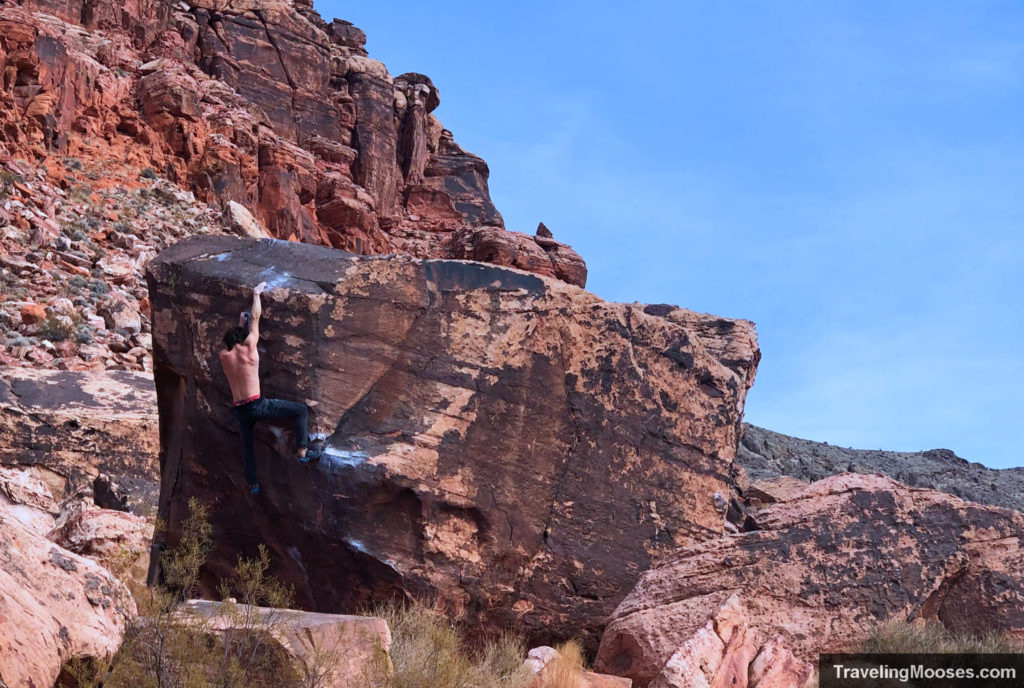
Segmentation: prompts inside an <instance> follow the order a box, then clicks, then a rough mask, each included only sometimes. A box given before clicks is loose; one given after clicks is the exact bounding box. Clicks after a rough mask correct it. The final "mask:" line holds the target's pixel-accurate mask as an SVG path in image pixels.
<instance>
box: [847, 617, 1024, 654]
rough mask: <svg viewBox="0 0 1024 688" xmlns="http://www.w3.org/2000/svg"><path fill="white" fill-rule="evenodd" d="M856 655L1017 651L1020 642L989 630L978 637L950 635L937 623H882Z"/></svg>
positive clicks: (1019, 650) (1019, 649)
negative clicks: (867, 653) (861, 653)
mask: <svg viewBox="0 0 1024 688" xmlns="http://www.w3.org/2000/svg"><path fill="white" fill-rule="evenodd" d="M857 650H858V651H859V652H871V653H879V654H882V653H891V654H905V653H914V652H924V653H936V654H958V653H998V652H1011V653H1012V652H1021V651H1022V650H1024V647H1022V645H1021V643H1020V642H1018V641H1016V640H1014V639H1013V638H1011V637H1009V636H1008V635H1006V634H1004V633H1000V632H998V631H990V632H988V633H985V634H983V635H980V636H976V635H971V634H969V633H951V632H950V631H948V630H946V628H945V627H943V626H942V624H940V623H938V622H926V621H922V620H917V621H903V620H899V619H894V620H890V621H887V622H885V623H883V624H882V625H881V626H879V627H878V628H877V629H875V631H874V633H872V635H871V637H869V638H868V639H867V640H865V641H864V642H863V643H862V644H861V645H860V647H858V648H857Z"/></svg>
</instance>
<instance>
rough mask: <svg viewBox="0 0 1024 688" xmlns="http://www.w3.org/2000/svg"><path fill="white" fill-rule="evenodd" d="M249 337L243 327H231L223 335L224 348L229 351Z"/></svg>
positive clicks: (247, 331)
mask: <svg viewBox="0 0 1024 688" xmlns="http://www.w3.org/2000/svg"><path fill="white" fill-rule="evenodd" d="M248 336H249V330H247V329H245V328H244V327H232V328H231V329H230V330H228V331H227V332H225V333H224V348H225V349H227V350H228V351H231V349H233V348H234V347H235V344H241V343H242V342H244V341H245V338H246V337H248Z"/></svg>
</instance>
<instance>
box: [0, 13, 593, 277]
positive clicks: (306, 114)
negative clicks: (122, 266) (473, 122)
mask: <svg viewBox="0 0 1024 688" xmlns="http://www.w3.org/2000/svg"><path fill="white" fill-rule="evenodd" d="M0 73H2V74H3V75H4V76H3V81H2V83H0V87H2V88H0V90H2V92H3V94H4V96H5V97H4V98H2V99H0V103H2V104H0V123H3V125H4V126H3V127H0V161H3V159H5V158H7V157H8V156H12V155H17V156H20V157H24V158H26V159H29V160H32V161H34V162H37V163H38V162H39V161H43V160H45V159H47V157H48V156H58V155H59V156H83V157H90V158H96V157H114V156H116V157H117V158H118V159H123V160H124V164H125V166H126V167H129V168H133V169H135V170H136V171H137V172H141V171H144V170H145V169H147V168H152V170H157V171H159V172H160V173H161V174H163V175H166V176H167V177H169V178H171V179H173V180H176V181H177V182H179V183H181V184H183V185H187V186H188V187H189V188H191V189H192V190H194V191H195V192H196V194H197V195H198V196H199V198H200V199H201V200H203V201H206V202H209V203H212V204H215V205H217V206H218V207H220V208H221V209H223V210H224V211H227V212H229V213H230V214H231V215H232V216H238V215H240V213H238V212H237V209H234V210H233V209H232V208H233V206H232V205H231V204H232V203H235V204H238V205H239V206H241V207H244V208H247V209H248V210H250V211H251V214H252V215H253V216H254V218H255V219H256V220H257V221H258V223H257V224H252V223H247V222H242V223H232V224H238V225H239V226H240V227H242V228H243V231H247V232H250V233H251V232H252V231H260V230H261V229H265V230H266V231H269V232H270V233H271V234H272V235H273V236H275V237H278V238H282V239H294V240H300V241H304V242H310V243H318V244H324V245H328V246H333V247H337V248H343V249H346V250H349V251H354V252H357V253H363V254H370V253H391V252H400V253H407V254H410V255H414V256H418V257H424V258H427V257H431V258H434V257H436V258H443V257H462V254H463V252H464V251H466V250H470V251H471V252H473V253H476V254H477V255H476V256H475V257H476V258H477V259H482V257H483V256H484V255H485V254H486V255H487V256H489V257H487V258H486V259H487V260H492V261H496V262H501V261H507V262H504V263H502V264H508V265H514V266H516V267H523V265H522V263H523V261H522V260H520V257H521V256H522V255H525V254H524V250H526V249H527V248H528V249H529V251H531V252H534V253H537V252H539V254H538V257H544V260H543V261H541V263H540V264H541V265H542V267H543V269H542V272H543V274H548V275H553V276H556V277H558V278H559V279H565V280H568V281H570V282H572V283H575V284H579V285H581V286H582V285H583V284H584V282H585V279H586V269H585V267H584V266H583V263H582V260H581V259H580V257H579V256H578V255H577V254H576V253H575V252H574V251H572V249H571V248H569V247H568V246H566V245H565V244H559V243H557V242H554V241H553V240H551V239H549V238H548V239H546V240H545V241H541V240H538V241H537V242H536V243H534V242H533V241H532V239H531V240H529V241H527V242H523V241H521V239H520V238H518V237H517V238H507V239H506V240H505V243H506V244H507V246H506V248H508V247H511V246H513V245H515V244H523V246H522V247H521V248H520V249H515V250H513V251H509V250H501V251H492V250H490V249H485V248H481V247H480V246H478V244H480V243H481V240H479V239H477V240H473V241H470V242H468V244H467V242H466V241H453V235H454V234H455V233H456V232H458V231H459V230H465V229H477V230H480V229H487V231H488V233H490V232H502V231H503V221H502V218H501V215H500V214H499V213H498V211H497V209H496V208H495V207H494V204H493V203H492V202H491V199H490V195H489V191H488V187H487V178H488V175H489V170H488V168H487V164H486V163H485V162H484V161H483V160H482V159H481V158H480V157H478V156H476V155H473V154H472V153H468V152H466V151H465V150H463V149H462V148H461V147H460V146H459V145H458V144H457V143H456V142H455V140H454V137H453V135H452V133H451V132H450V131H448V130H447V129H445V128H444V127H443V126H442V125H441V123H440V121H439V120H438V119H437V117H436V116H435V115H434V110H435V108H437V107H438V105H439V104H440V102H441V101H440V96H439V92H438V89H437V87H436V86H435V85H434V83H433V82H432V81H431V80H430V78H429V77H427V76H425V75H423V74H417V73H412V72H410V73H407V74H402V75H400V76H398V77H392V76H391V75H390V74H389V73H388V70H387V68H386V67H385V65H384V64H383V63H381V62H379V61H377V60H374V59H371V58H370V57H368V56H367V53H366V50H365V35H364V34H363V33H362V31H360V30H359V29H357V28H356V27H354V26H352V25H351V24H348V23H347V22H343V21H339V20H335V21H334V22H332V23H331V24H328V23H326V22H324V21H323V19H321V17H320V16H319V15H318V14H317V13H316V12H315V11H313V10H312V8H311V6H309V5H308V3H300V2H295V3H293V2H290V1H285V0H231V1H222V0H195V1H194V2H190V3H178V2H169V1H168V0H133V1H132V2H129V3H127V4H125V3H117V2H114V1H113V0H88V1H83V0H19V1H18V2H17V3H6V4H4V5H3V6H0ZM50 229H51V230H52V233H53V234H54V235H56V234H57V229H56V228H52V227H51V228H50ZM491 243H493V242H491ZM498 243H501V242H498ZM527 244H529V246H527ZM467 247H468V248H467Z"/></svg>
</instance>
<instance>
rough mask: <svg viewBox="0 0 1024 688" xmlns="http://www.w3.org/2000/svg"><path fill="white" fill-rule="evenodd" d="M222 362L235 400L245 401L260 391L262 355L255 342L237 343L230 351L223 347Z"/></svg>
mask: <svg viewBox="0 0 1024 688" xmlns="http://www.w3.org/2000/svg"><path fill="white" fill-rule="evenodd" d="M220 364H221V366H223V367H224V374H225V375H227V377H228V384H229V385H231V396H232V398H233V399H234V401H236V402H238V401H245V400H246V399H250V398H252V397H254V396H257V395H258V394H259V393H260V375H259V372H260V355H259V352H258V351H257V350H256V345H255V342H253V343H252V344H249V343H248V342H245V343H242V344H236V345H235V346H234V347H232V348H231V350H230V351H228V350H227V349H222V350H221V352H220Z"/></svg>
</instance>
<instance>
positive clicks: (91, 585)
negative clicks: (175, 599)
mask: <svg viewBox="0 0 1024 688" xmlns="http://www.w3.org/2000/svg"><path fill="white" fill-rule="evenodd" d="M134 614H135V602H134V600H132V597H131V595H130V594H129V593H128V590H127V588H125V587H124V585H123V584H121V583H120V582H119V581H118V580H117V579H116V578H114V577H113V576H112V575H111V574H110V573H109V572H108V571H107V570H106V569H104V568H102V567H101V566H100V565H99V564H97V563H95V562H93V561H91V560H89V559H86V558H85V557H81V556H79V555H77V554H74V553H73V552H69V551H68V550H66V549H64V548H62V547H59V546H57V545H55V544H54V543H52V542H50V541H49V540H47V539H46V538H45V537H44V536H43V535H42V534H41V533H39V532H36V531H34V530H33V529H31V528H30V527H28V526H26V524H25V523H24V522H23V520H21V519H19V518H17V514H15V513H13V511H12V506H11V505H10V503H9V502H7V501H4V500H0V685H5V686H11V688H14V687H15V686H52V685H53V683H54V681H55V680H57V676H58V674H59V673H60V670H61V667H62V666H63V664H64V663H65V662H67V661H69V660H71V659H75V658H88V657H95V658H110V657H112V656H113V654H114V652H116V651H117V648H118V647H119V646H120V644H121V638H122V636H123V635H124V628H125V621H126V619H127V618H130V617H131V616H134Z"/></svg>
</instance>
